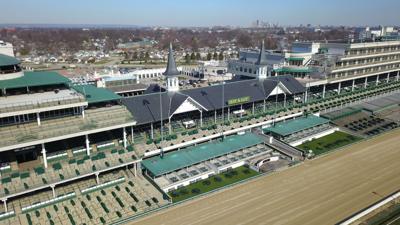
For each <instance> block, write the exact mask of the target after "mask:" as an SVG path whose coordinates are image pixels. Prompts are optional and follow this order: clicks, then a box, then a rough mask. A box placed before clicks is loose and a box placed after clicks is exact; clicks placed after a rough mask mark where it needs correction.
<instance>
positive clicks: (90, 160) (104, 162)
mask: <svg viewBox="0 0 400 225" xmlns="http://www.w3.org/2000/svg"><path fill="white" fill-rule="evenodd" d="M107 147H108V146H107ZM111 147H112V146H111ZM99 150H100V151H98V152H92V154H91V155H90V156H87V155H81V154H76V155H77V156H75V157H73V158H67V157H66V156H65V155H64V154H66V153H63V154H62V157H56V158H55V159H54V160H52V161H54V162H53V163H51V162H49V166H48V168H47V169H44V167H43V166H38V167H36V168H35V169H33V170H29V171H24V172H15V171H11V172H10V171H8V172H2V179H1V183H2V188H0V196H7V195H9V194H13V193H19V192H23V191H26V190H29V189H31V188H34V187H41V186H44V185H48V184H51V183H54V182H59V181H63V180H66V179H70V178H76V177H77V176H81V175H85V174H89V173H93V172H96V171H99V170H102V169H107V168H110V167H112V166H118V165H120V164H121V163H126V162H131V161H134V160H135V159H136V155H135V153H134V151H133V148H132V147H129V148H128V149H127V150H124V149H122V147H114V148H112V149H111V150H110V148H100V149H99ZM85 153H86V150H85Z"/></svg>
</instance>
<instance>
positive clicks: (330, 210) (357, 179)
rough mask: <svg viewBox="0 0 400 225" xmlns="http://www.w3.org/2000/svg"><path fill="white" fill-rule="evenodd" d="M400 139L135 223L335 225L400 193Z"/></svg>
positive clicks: (384, 138) (381, 140)
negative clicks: (395, 193) (373, 204)
mask: <svg viewBox="0 0 400 225" xmlns="http://www.w3.org/2000/svg"><path fill="white" fill-rule="evenodd" d="M399 135H400V130H396V131H393V132H390V133H387V134H384V135H381V136H379V137H376V138H374V139H370V140H367V141H363V142H361V143H358V144H355V145H352V146H350V147H348V148H346V149H343V150H340V151H336V152H333V153H331V154H328V155H326V156H324V157H320V158H317V159H315V160H311V161H307V162H305V163H303V164H300V165H298V166H295V167H292V168H289V169H287V170H284V171H280V172H276V173H273V174H271V175H268V176H263V177H261V178H258V179H255V180H253V181H250V182H247V183H245V184H242V185H238V186H235V187H233V188H231V189H229V190H225V191H222V192H219V193H215V194H212V195H209V196H207V197H204V198H200V199H196V200H194V201H190V202H187V203H184V204H180V205H178V206H175V207H172V208H169V209H166V210H162V211H159V212H158V213H155V214H151V215H149V216H147V217H143V218H141V219H139V220H136V221H133V222H131V224H141V225H144V224H171V225H172V224H173V225H177V224H185V225H186V224H207V225H212V224H218V225H219V224H296V225H297V224H316V225H324V224H335V223H337V222H338V221H340V220H342V219H344V218H346V217H348V216H349V215H351V214H353V213H355V212H357V211H358V210H360V209H362V208H365V207H367V206H369V205H371V204H372V203H374V202H376V201H378V200H379V199H380V198H381V197H380V196H386V195H389V194H391V193H392V192H394V191H396V190H398V189H399V188H400V169H399V168H400V160H399V159H400V148H399V145H400V138H399ZM372 192H376V193H378V194H373V193H372Z"/></svg>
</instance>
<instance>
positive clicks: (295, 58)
mask: <svg viewBox="0 0 400 225" xmlns="http://www.w3.org/2000/svg"><path fill="white" fill-rule="evenodd" d="M287 60H288V61H303V60H304V58H300V57H289V58H287Z"/></svg>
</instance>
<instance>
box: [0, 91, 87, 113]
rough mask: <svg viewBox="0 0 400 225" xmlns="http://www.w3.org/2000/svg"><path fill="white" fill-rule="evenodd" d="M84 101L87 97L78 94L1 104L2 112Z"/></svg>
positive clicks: (0, 109) (0, 111) (0, 110)
mask: <svg viewBox="0 0 400 225" xmlns="http://www.w3.org/2000/svg"><path fill="white" fill-rule="evenodd" d="M84 101H85V98H84V97H83V96H79V95H76V96H71V97H61V98H51V99H46V100H39V101H26V102H21V103H8V104H2V105H1V106H0V113H8V112H17V111H25V110H31V109H38V108H45V107H52V106H59V105H68V104H74V103H80V102H84Z"/></svg>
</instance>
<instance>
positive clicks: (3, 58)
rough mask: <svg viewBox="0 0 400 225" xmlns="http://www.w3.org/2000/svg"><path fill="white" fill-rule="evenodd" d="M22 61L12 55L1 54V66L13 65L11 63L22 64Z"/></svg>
mask: <svg viewBox="0 0 400 225" xmlns="http://www.w3.org/2000/svg"><path fill="white" fill-rule="evenodd" d="M20 63H21V62H20V61H19V60H18V59H16V58H14V57H11V56H8V55H4V54H0V66H11V65H16V64H20Z"/></svg>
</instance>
